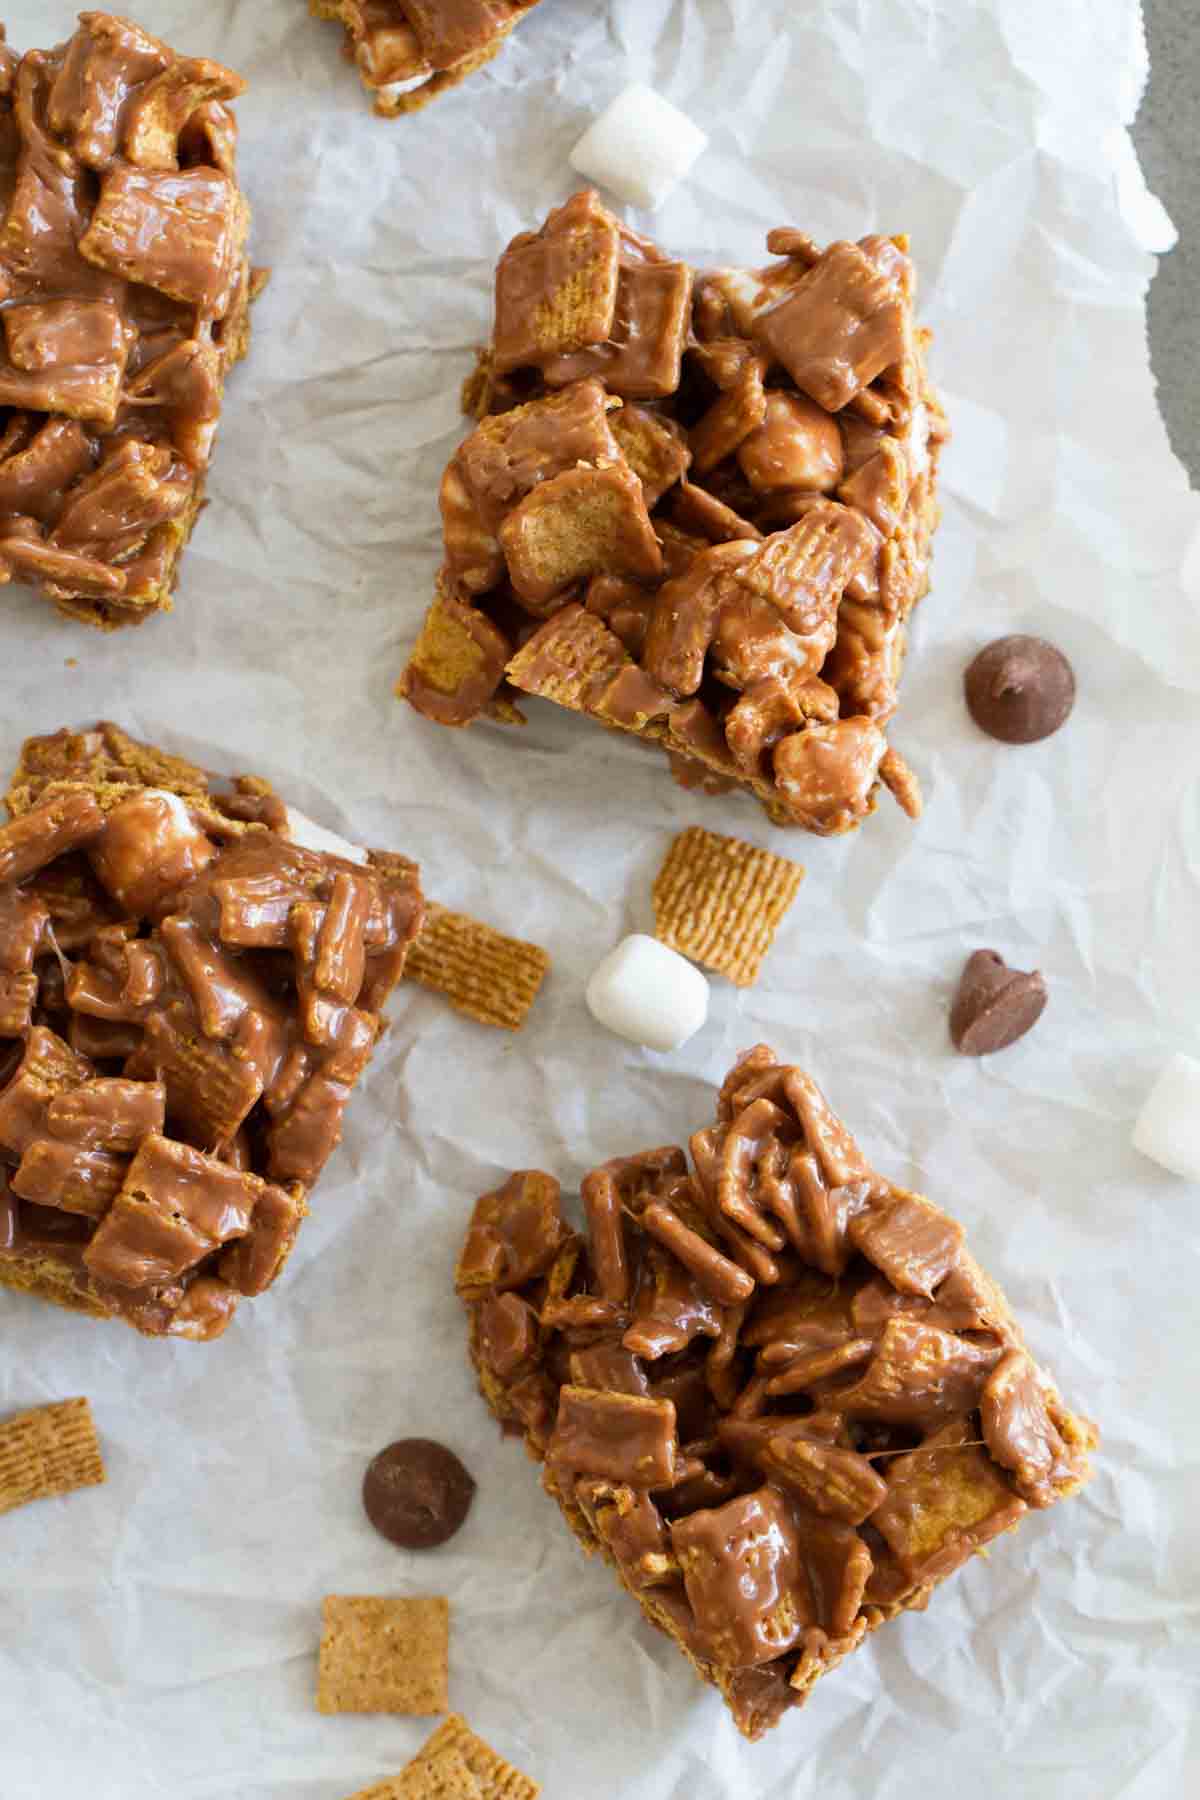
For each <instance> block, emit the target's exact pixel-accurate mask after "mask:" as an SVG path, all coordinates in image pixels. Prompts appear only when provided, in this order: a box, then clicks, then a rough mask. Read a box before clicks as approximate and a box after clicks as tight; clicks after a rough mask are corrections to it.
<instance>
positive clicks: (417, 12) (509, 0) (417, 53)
mask: <svg viewBox="0 0 1200 1800" xmlns="http://www.w3.org/2000/svg"><path fill="white" fill-rule="evenodd" d="M538 3H539V0H308V7H309V11H310V12H311V13H313V14H315V15H316V17H317V18H318V19H330V20H332V21H333V22H334V23H335V24H339V25H341V26H342V28H343V30H344V32H345V41H344V44H343V46H342V48H343V51H344V54H345V55H346V56H348V57H350V58H352V59H353V61H354V62H355V63H356V64H357V66H358V73H359V75H360V77H361V79H362V83H363V86H364V87H365V88H367V89H369V91H370V92H371V93H373V94H374V96H375V111H376V112H377V113H378V114H379V115H380V117H381V118H385V119H394V118H396V117H397V116H398V115H399V114H400V113H410V112H417V111H418V110H419V109H420V108H421V107H422V106H428V104H429V102H430V101H431V100H436V99H437V97H438V95H439V94H444V93H445V92H446V89H447V88H453V87H457V86H458V84H459V82H460V81H465V80H466V78H467V76H468V75H473V74H474V73H475V71H476V69H481V68H482V67H483V66H484V64H485V63H489V62H491V60H492V58H493V57H494V56H497V55H498V54H499V52H500V51H501V50H502V49H503V48H504V40H505V39H506V38H507V36H508V34H509V32H510V31H511V30H512V28H513V26H514V25H516V24H518V23H519V22H520V20H521V19H523V18H524V17H525V14H526V13H528V12H532V11H533V8H534V7H535V6H537V5H538Z"/></svg>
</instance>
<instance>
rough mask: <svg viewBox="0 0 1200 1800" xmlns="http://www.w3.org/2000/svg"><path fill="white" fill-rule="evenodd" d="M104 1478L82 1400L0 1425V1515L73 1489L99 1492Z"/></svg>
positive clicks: (22, 1415)
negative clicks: (91, 1489)
mask: <svg viewBox="0 0 1200 1800" xmlns="http://www.w3.org/2000/svg"><path fill="white" fill-rule="evenodd" d="M104 1479H105V1472H104V1459H103V1458H102V1456H101V1454H100V1444H99V1441H98V1440H97V1437H96V1427H95V1425H94V1423H93V1421H92V1409H91V1406H90V1404H89V1403H88V1401H87V1400H85V1399H82V1398H81V1399H78V1400H60V1401H59V1402H58V1403H57V1404H56V1405H54V1406H37V1407H34V1408H33V1409H32V1411H30V1412H23V1413H18V1414H17V1415H16V1417H15V1418H12V1419H7V1420H5V1422H4V1424H2V1425H0V1513H6V1512H12V1511H13V1509H14V1508H15V1507H18V1506H25V1505H27V1504H28V1502H29V1501H31V1500H49V1499H51V1498H52V1497H53V1496H54V1495H55V1494H73V1493H74V1492H75V1489H76V1488H85V1487H99V1486H100V1485H101V1483H102V1482H103V1481H104Z"/></svg>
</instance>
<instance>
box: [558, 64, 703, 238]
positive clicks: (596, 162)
mask: <svg viewBox="0 0 1200 1800" xmlns="http://www.w3.org/2000/svg"><path fill="white" fill-rule="evenodd" d="M707 144H708V139H707V137H706V136H705V135H704V133H703V132H702V131H701V130H700V128H699V126H697V125H693V124H692V121H691V120H690V119H689V118H688V117H687V115H686V113H681V112H680V111H679V108H678V107H676V106H672V105H671V102H670V101H669V100H664V99H663V97H662V95H661V94H656V93H655V91H654V89H653V88H650V87H645V86H644V85H643V84H642V83H641V82H637V81H635V82H633V83H632V84H631V85H630V86H629V87H627V88H626V89H625V90H624V92H623V93H620V94H618V95H617V97H616V99H615V100H614V101H613V103H612V105H611V106H609V107H608V108H607V109H606V111H604V112H602V113H601V114H600V117H599V118H598V119H596V120H595V121H594V123H593V124H591V125H589V127H588V129H587V130H586V131H585V132H584V134H583V136H582V137H581V138H580V140H579V142H578V143H577V144H576V146H575V148H574V149H573V150H572V152H571V167H572V168H573V169H578V171H579V173H580V174H581V175H586V176H587V178H588V180H589V181H595V182H598V183H599V184H600V186H601V187H606V188H608V189H609V190H610V191H611V192H612V193H614V194H616V196H617V197H618V199H620V200H625V201H627V202H628V203H629V205H630V206H644V207H646V208H647V209H648V210H649V211H650V212H653V211H654V209H655V207H656V206H661V205H662V203H663V201H664V200H665V199H666V197H667V195H668V194H669V193H670V192H671V189H672V188H673V187H674V186H675V185H676V183H677V182H680V181H682V179H683V177H684V176H685V175H686V174H687V172H688V170H689V169H690V168H691V166H692V164H693V163H694V162H695V160H696V158H697V157H698V156H699V155H700V153H701V151H702V150H703V149H704V148H705V147H706V146H707Z"/></svg>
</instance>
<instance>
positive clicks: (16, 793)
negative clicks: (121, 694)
mask: <svg viewBox="0 0 1200 1800" xmlns="http://www.w3.org/2000/svg"><path fill="white" fill-rule="evenodd" d="M60 782H70V783H79V784H80V785H81V786H84V787H87V788H90V789H91V791H92V793H93V794H94V795H95V798H96V801H97V803H98V804H99V806H100V807H101V809H102V810H103V811H105V812H107V811H108V810H109V802H108V799H107V796H108V794H109V792H110V790H111V791H112V792H114V793H119V794H120V795H121V797H124V795H125V793H126V792H127V791H128V789H129V788H130V787H152V788H166V789H168V790H169V791H170V792H171V793H173V794H182V795H184V796H185V797H186V798H187V799H189V800H195V801H199V800H203V799H204V798H205V797H206V796H207V794H208V777H207V776H206V775H205V773H204V771H203V769H198V768H197V767H196V765H195V764H194V763H190V762H185V761H184V759H183V757H181V756H172V755H171V754H170V753H169V752H168V751H166V750H160V749H158V747H157V746H156V745H154V744H139V743H138V742H137V741H136V740H135V739H134V738H131V737H130V736H129V734H128V732H125V731H122V730H121V728H120V726H119V725H113V724H111V723H110V722H109V721H108V720H102V721H101V722H100V724H98V725H96V726H95V727H94V728H93V729H92V730H90V731H69V730H66V729H64V730H62V731H54V732H50V733H49V734H48V735H47V736H45V737H31V738H26V740H25V742H24V744H23V745H22V746H21V757H20V761H19V762H18V764H17V766H16V769H15V770H14V772H13V777H12V780H11V782H10V783H9V786H8V792H7V793H6V794H5V796H4V801H5V805H6V806H7V807H8V810H9V812H10V813H11V814H12V815H13V817H14V818H16V817H18V816H19V815H20V814H21V813H27V812H28V811H29V810H30V808H31V807H32V806H35V805H36V804H37V802H38V801H39V800H40V799H41V797H42V794H43V793H44V792H45V790H46V788H48V787H51V786H56V785H57V784H58V783H60Z"/></svg>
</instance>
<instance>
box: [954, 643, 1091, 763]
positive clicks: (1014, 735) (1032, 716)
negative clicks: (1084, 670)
mask: <svg viewBox="0 0 1200 1800" xmlns="http://www.w3.org/2000/svg"><path fill="white" fill-rule="evenodd" d="M963 685H964V687H965V689H966V696H967V711H968V712H969V713H970V715H971V717H972V718H973V719H974V721H975V723H976V724H977V725H978V727H979V729H980V730H981V731H986V732H987V734H988V736H989V737H994V738H999V739H1000V741H1001V743H1004V744H1036V743H1037V742H1038V740H1039V739H1040V738H1046V737H1049V736H1050V734H1051V732H1054V731H1057V730H1058V728H1059V726H1060V725H1064V724H1065V723H1066V721H1067V719H1068V718H1069V717H1070V713H1071V708H1072V707H1073V706H1074V704H1075V672H1074V670H1073V669H1072V667H1071V665H1070V663H1069V662H1068V661H1067V659H1066V657H1065V656H1064V655H1063V653H1062V651H1061V650H1056V649H1055V648H1054V645H1053V644H1048V643H1047V642H1046V640H1045V638H1039V637H1022V636H1016V637H1003V638H997V639H996V641H995V643H994V644H989V645H988V646H987V648H986V649H985V650H981V651H980V652H979V655H978V656H977V657H976V658H975V660H974V662H972V663H971V664H970V665H969V667H968V669H967V672H966V675H965V677H964V679H963Z"/></svg>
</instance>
